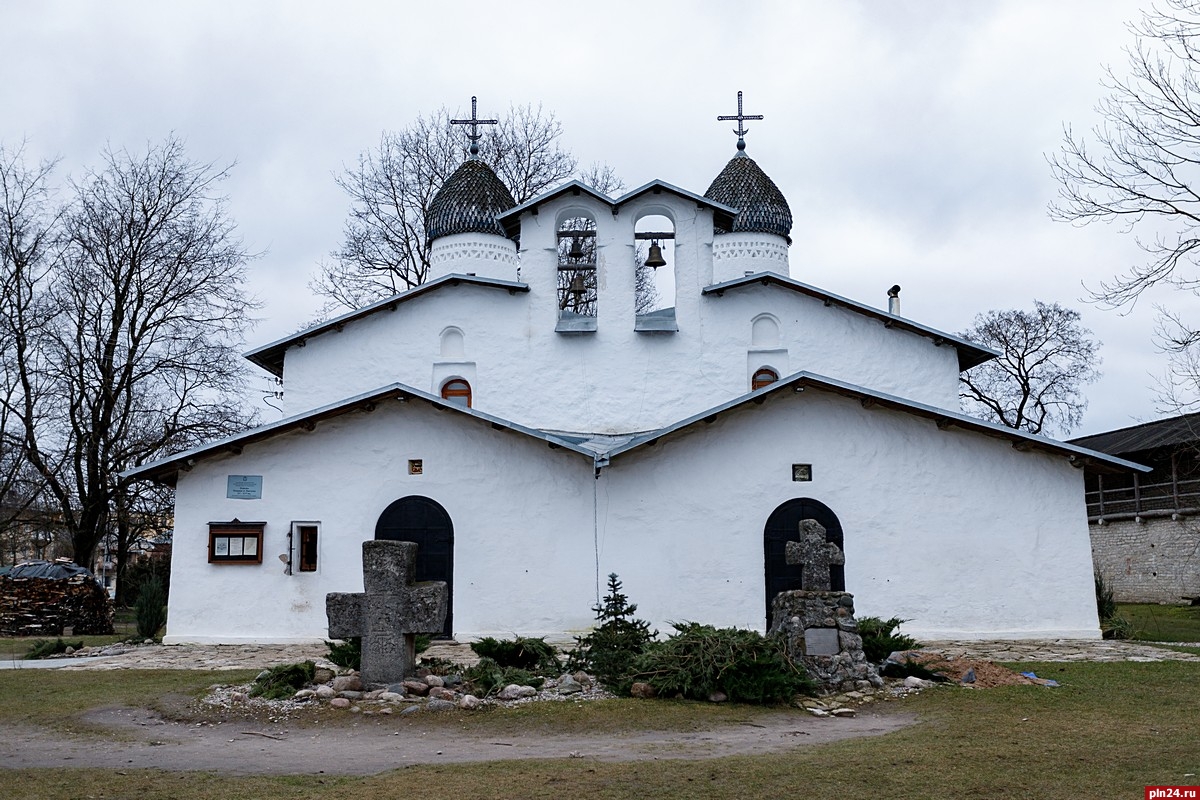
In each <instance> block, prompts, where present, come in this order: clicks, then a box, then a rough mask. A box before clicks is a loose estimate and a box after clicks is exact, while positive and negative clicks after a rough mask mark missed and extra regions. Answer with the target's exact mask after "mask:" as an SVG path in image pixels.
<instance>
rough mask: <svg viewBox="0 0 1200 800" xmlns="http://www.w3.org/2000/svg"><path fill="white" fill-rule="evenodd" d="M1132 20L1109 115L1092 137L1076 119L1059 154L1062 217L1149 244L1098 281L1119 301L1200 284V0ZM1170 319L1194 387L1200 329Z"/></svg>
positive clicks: (1166, 333) (1184, 0) (1171, 341)
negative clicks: (1139, 256) (1116, 227)
mask: <svg viewBox="0 0 1200 800" xmlns="http://www.w3.org/2000/svg"><path fill="white" fill-rule="evenodd" d="M1130 28H1131V30H1132V32H1133V34H1134V37H1135V41H1134V45H1133V46H1132V47H1131V48H1130V49H1129V50H1128V55H1129V64H1128V74H1127V75H1124V76H1118V75H1117V73H1115V72H1114V71H1113V70H1112V69H1111V68H1110V69H1108V70H1106V78H1105V80H1104V81H1103V86H1104V87H1105V89H1107V91H1108V95H1107V96H1106V97H1104V98H1103V99H1101V101H1100V102H1099V104H1098V105H1097V108H1096V110H1097V112H1098V113H1099V115H1100V119H1101V121H1100V123H1099V125H1097V126H1096V127H1095V128H1094V129H1093V130H1092V131H1091V135H1090V137H1084V136H1077V135H1076V134H1075V133H1074V132H1073V131H1072V130H1071V129H1070V128H1069V127H1068V128H1067V129H1066V131H1065V135H1064V142H1063V146H1062V150H1061V152H1060V153H1059V154H1058V155H1056V156H1053V157H1052V158H1051V159H1050V166H1051V169H1052V171H1053V173H1054V176H1055V178H1056V179H1057V180H1058V182H1059V187H1060V188H1059V199H1058V201H1057V202H1055V203H1053V204H1051V206H1050V214H1051V216H1052V217H1053V218H1054V219H1057V220H1060V221H1066V222H1072V223H1075V224H1087V223H1091V222H1094V221H1097V220H1102V221H1105V222H1119V223H1121V224H1122V225H1123V226H1124V229H1125V230H1126V231H1127V232H1134V233H1135V235H1136V237H1137V242H1138V245H1139V246H1140V247H1141V248H1142V250H1143V251H1144V252H1145V253H1146V254H1147V257H1148V258H1147V260H1146V261H1145V263H1142V264H1138V265H1135V266H1133V267H1131V268H1130V269H1129V270H1128V271H1127V272H1126V273H1124V274H1122V275H1119V276H1116V277H1114V278H1113V279H1111V280H1108V281H1104V282H1102V283H1100V284H1099V286H1098V287H1097V288H1096V289H1094V290H1093V292H1092V294H1093V296H1094V298H1095V299H1096V300H1097V301H1098V302H1100V303H1102V304H1104V305H1107V306H1109V307H1119V306H1128V305H1132V304H1134V303H1136V301H1137V300H1138V298H1139V297H1140V296H1141V295H1142V293H1143V292H1145V291H1146V290H1147V289H1149V288H1151V287H1153V286H1156V285H1158V284H1166V285H1170V286H1174V287H1176V288H1178V289H1183V290H1185V291H1188V292H1191V293H1193V294H1196V293H1200V274H1198V273H1197V266H1198V265H1200V0H1166V3H1165V6H1163V7H1158V6H1155V7H1152V8H1151V9H1150V10H1148V11H1146V12H1144V14H1143V15H1142V18H1141V20H1140V21H1138V22H1136V23H1134V24H1131V25H1130ZM1161 323H1162V324H1161V325H1160V331H1159V335H1158V338H1159V340H1160V343H1161V344H1162V345H1163V347H1164V348H1165V349H1166V350H1168V351H1169V352H1171V353H1174V354H1180V355H1181V357H1180V358H1172V371H1173V373H1174V375H1175V377H1176V378H1182V380H1183V383H1184V384H1186V386H1185V387H1183V388H1184V391H1185V392H1188V391H1189V390H1190V394H1191V395H1192V396H1193V397H1194V396H1195V394H1196V390H1197V389H1200V385H1198V384H1197V383H1196V382H1195V379H1196V376H1195V374H1190V375H1189V374H1188V373H1187V371H1186V369H1184V370H1182V371H1181V370H1180V369H1179V367H1180V365H1185V366H1186V365H1187V364H1189V363H1191V364H1194V363H1195V362H1196V360H1197V359H1196V356H1195V354H1189V353H1188V352H1187V351H1189V350H1191V349H1193V348H1194V347H1196V346H1197V345H1198V344H1200V331H1198V330H1196V329H1195V328H1194V327H1193V324H1194V323H1187V322H1186V321H1185V320H1183V319H1182V318H1180V316H1179V315H1177V314H1172V313H1166V314H1165V315H1164V316H1163V317H1162V319H1161ZM1177 388H1179V387H1177Z"/></svg>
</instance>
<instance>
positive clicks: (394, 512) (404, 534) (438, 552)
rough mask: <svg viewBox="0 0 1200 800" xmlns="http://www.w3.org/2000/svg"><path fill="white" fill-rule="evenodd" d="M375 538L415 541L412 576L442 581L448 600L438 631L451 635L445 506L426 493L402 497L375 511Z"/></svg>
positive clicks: (449, 532)
mask: <svg viewBox="0 0 1200 800" xmlns="http://www.w3.org/2000/svg"><path fill="white" fill-rule="evenodd" d="M375 538H376V539H390V540H392V541H396V542H416V543H417V575H416V580H417V581H418V582H419V581H445V582H446V588H447V589H448V590H449V603H448V604H447V606H446V627H445V628H444V629H443V630H442V635H443V636H445V637H447V638H450V637H453V635H454V633H453V632H454V625H453V617H454V583H453V577H454V526H453V525H452V524H451V523H450V515H449V514H447V513H446V509H444V508H442V507H441V505H440V504H438V503H437V502H436V501H434V500H430V499H429V498H428V497H420V496H418V495H412V496H411V497H402V498H400V499H399V500H397V501H396V502H394V503H392V504H391V505H390V506H388V507H387V508H385V509H384V511H383V513H382V514H380V515H379V522H377V523H375Z"/></svg>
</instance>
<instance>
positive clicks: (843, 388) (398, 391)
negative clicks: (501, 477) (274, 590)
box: [122, 371, 1150, 485]
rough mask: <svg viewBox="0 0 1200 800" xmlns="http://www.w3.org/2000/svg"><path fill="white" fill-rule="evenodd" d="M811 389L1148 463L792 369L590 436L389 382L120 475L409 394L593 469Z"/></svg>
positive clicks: (954, 424)
mask: <svg viewBox="0 0 1200 800" xmlns="http://www.w3.org/2000/svg"><path fill="white" fill-rule="evenodd" d="M810 388H811V389H814V390H817V391H824V392H831V393H833V394H838V395H842V396H844V397H851V398H855V399H857V400H859V401H860V402H861V403H862V404H863V407H864V408H874V407H876V406H878V407H881V408H888V409H891V410H894V411H900V412H902V413H906V414H911V415H914V416H918V417H923V418H925V419H931V420H933V421H934V422H935V424H936V425H937V427H938V429H939V430H948V429H950V428H961V429H963V430H967V431H971V432H974V433H980V434H983V435H985V436H991V437H993V438H997V439H1006V440H1008V441H1009V442H1011V443H1012V446H1013V448H1014V449H1016V450H1021V451H1025V450H1040V451H1043V452H1047V453H1051V454H1054V455H1060V456H1065V457H1066V458H1067V459H1068V460H1069V461H1070V462H1071V463H1072V464H1075V465H1076V466H1079V467H1081V468H1082V467H1084V466H1086V467H1087V468H1088V469H1090V470H1092V471H1094V472H1109V473H1116V472H1149V471H1150V468H1149V467H1144V466H1142V465H1140V464H1135V463H1133V462H1132V461H1126V460H1124V459H1121V458H1117V457H1115V456H1110V455H1107V454H1105V453H1100V452H1096V451H1094V450H1089V449H1088V448H1085V447H1080V446H1078V445H1075V444H1071V443H1064V442H1057V441H1055V440H1053V439H1048V438H1046V437H1044V436H1035V435H1034V434H1031V433H1026V432H1024V431H1020V430H1015V429H1013V428H1008V427H1005V426H1003V425H998V424H996V423H993V422H985V421H983V420H980V419H975V418H974V417H969V416H967V415H965V414H960V413H957V412H953V411H947V410H946V409H944V408H937V407H936V406H929V405H925V404H923V403H915V402H913V401H911V400H905V399H903V398H900V397H895V396H893V395H889V394H884V393H882V392H876V391H872V390H870V389H866V388H864V387H862V386H856V385H854V384H851V383H846V382H844V381H839V380H835V379H833V378H827V377H825V376H823V375H816V374H813V373H809V372H803V371H802V372H797V373H795V374H794V375H790V376H788V377H787V378H784V379H782V380H779V381H776V382H775V383H772V384H770V385H768V386H764V387H763V388H761V389H757V390H755V391H753V392H750V393H748V394H744V395H741V396H740V397H735V398H734V399H732V400H730V401H728V402H725V403H722V404H720V405H718V406H713V407H712V408H709V409H707V410H706V411H702V412H700V413H699V414H694V415H692V416H690V417H688V418H686V419H682V420H679V421H678V422H675V423H673V424H671V425H667V426H665V427H662V428H659V429H657V430H653V431H647V432H642V433H634V434H626V435H596V434H576V433H560V432H550V431H544V430H539V429H537V428H529V427H526V426H524V425H521V424H519V423H516V422H513V421H512V420H507V419H504V418H502V417H497V416H495V415H493V414H486V413H484V412H482V411H476V410H475V409H472V408H465V407H463V406H459V405H456V404H454V403H450V402H448V401H447V400H444V399H442V398H441V397H437V396H436V395H432V394H429V393H428V392H423V391H421V390H420V389H415V388H413V387H411V386H407V385H405V384H402V383H393V384H389V385H388V386H384V387H382V388H379V389H376V390H374V391H371V392H367V393H365V394H360V395H357V396H355V397H351V398H348V399H346V400H342V401H340V402H338V403H333V404H331V405H327V406H323V407H321V408H316V409H313V410H311V411H306V412H304V413H303V414H298V415H296V416H293V417H288V418H287V419H282V420H279V421H278V422H272V423H270V424H268V425H262V426H260V427H257V428H253V429H251V430H248V431H244V432H242V433H239V434H236V435H234V436H228V437H226V438H224V439H218V440H217V441H214V442H209V443H208V444H205V445H201V446H200V447H194V448H192V449H190V450H185V451H183V452H181V453H175V454H174V455H171V456H168V457H167V458H163V459H159V460H158V461H153V462H151V463H149V464H144V465H142V466H139V467H135V468H133V469H131V470H126V471H125V472H123V473H122V477H130V478H143V479H146V480H153V481H157V482H159V483H166V484H168V485H174V483H175V478H176V476H177V475H178V474H179V471H180V470H185V471H186V470H189V469H191V468H192V466H193V465H195V463H196V462H197V461H199V460H200V459H203V458H206V457H210V456H213V455H218V454H220V453H223V452H229V453H235V454H236V453H240V452H241V451H242V448H243V447H245V446H246V445H249V444H254V443H256V442H261V441H264V440H266V439H270V438H273V437H275V436H279V435H281V434H284V433H289V432H291V431H295V430H310V431H311V430H313V428H315V427H316V425H317V423H319V422H322V421H324V420H327V419H332V418H334V417H340V416H343V415H345V414H350V413H353V412H358V411H362V412H370V411H374V410H375V408H376V407H378V405H379V404H380V403H383V402H387V401H400V402H408V401H411V400H416V401H419V402H424V403H428V404H429V405H431V406H433V407H435V408H438V409H440V410H443V411H452V412H454V413H456V414H461V415H463V416H462V417H461V418H462V419H470V420H474V421H476V422H481V423H487V424H489V425H491V427H492V428H494V429H496V430H511V431H513V432H515V433H519V434H522V435H524V436H528V437H530V438H533V439H537V440H540V441H543V442H545V443H546V444H547V445H548V446H549V447H551V448H553V449H557V448H563V449H565V450H570V451H571V452H574V453H579V454H580V455H583V456H586V457H587V458H588V459H590V460H591V462H592V463H593V465H594V467H595V469H597V470H600V469H602V468H604V467H607V466H609V465H610V463H611V460H612V459H613V458H616V457H618V456H621V455H624V454H626V453H630V452H632V451H634V450H637V449H639V448H643V447H652V446H654V445H655V444H657V443H658V441H659V440H660V439H662V438H664V437H669V436H674V435H676V434H681V433H683V432H685V431H687V430H688V429H690V428H693V427H695V426H697V425H700V424H702V423H711V422H715V421H716V420H717V418H718V417H720V416H721V415H723V414H727V413H729V412H731V411H734V410H737V409H739V408H743V407H744V406H746V405H747V404H751V403H757V404H761V403H763V402H764V401H765V400H766V398H767V396H769V395H774V394H779V393H787V394H799V393H802V392H804V391H806V390H807V389H810Z"/></svg>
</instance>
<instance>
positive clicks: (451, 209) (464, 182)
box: [425, 159, 517, 239]
mask: <svg viewBox="0 0 1200 800" xmlns="http://www.w3.org/2000/svg"><path fill="white" fill-rule="evenodd" d="M516 204H517V201H516V200H513V196H512V192H510V191H509V190H508V187H507V186H505V185H504V181H502V180H500V179H499V178H498V177H496V173H494V172H492V168H491V167H489V166H488V165H487V164H485V163H483V162H482V161H480V160H478V159H471V160H469V161H464V162H463V165H462V166H461V167H459V168H458V169H456V170H454V173H453V174H452V175H451V176H450V177H449V178H447V179H446V182H445V183H443V184H442V188H441V189H439V190H438V193H437V194H436V195H434V197H433V202H431V203H430V204H429V216H428V217H426V219H425V235H426V236H427V237H428V238H429V239H437V238H439V237H442V236H451V235H453V234H455V233H490V234H494V235H495V236H503V235H504V229H503V228H501V227H500V223H499V222H497V221H496V215H497V214H500V213H502V212H505V211H508V210H509V209H510V208H512V207H513V206H515V205H516Z"/></svg>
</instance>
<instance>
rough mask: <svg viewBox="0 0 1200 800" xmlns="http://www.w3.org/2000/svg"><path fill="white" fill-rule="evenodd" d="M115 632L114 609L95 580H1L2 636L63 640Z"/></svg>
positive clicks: (0, 621) (0, 628)
mask: <svg viewBox="0 0 1200 800" xmlns="http://www.w3.org/2000/svg"><path fill="white" fill-rule="evenodd" d="M63 628H71V629H72V630H71V635H73V636H79V635H83V634H108V633H112V632H113V606H112V601H111V600H109V598H108V595H107V594H105V592H104V589H102V588H101V587H100V585H99V584H98V583H96V581H95V580H93V579H91V578H89V577H87V576H84V575H76V576H74V577H71V578H61V579H56V578H12V577H9V576H7V575H4V576H0V636H62V635H63Z"/></svg>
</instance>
